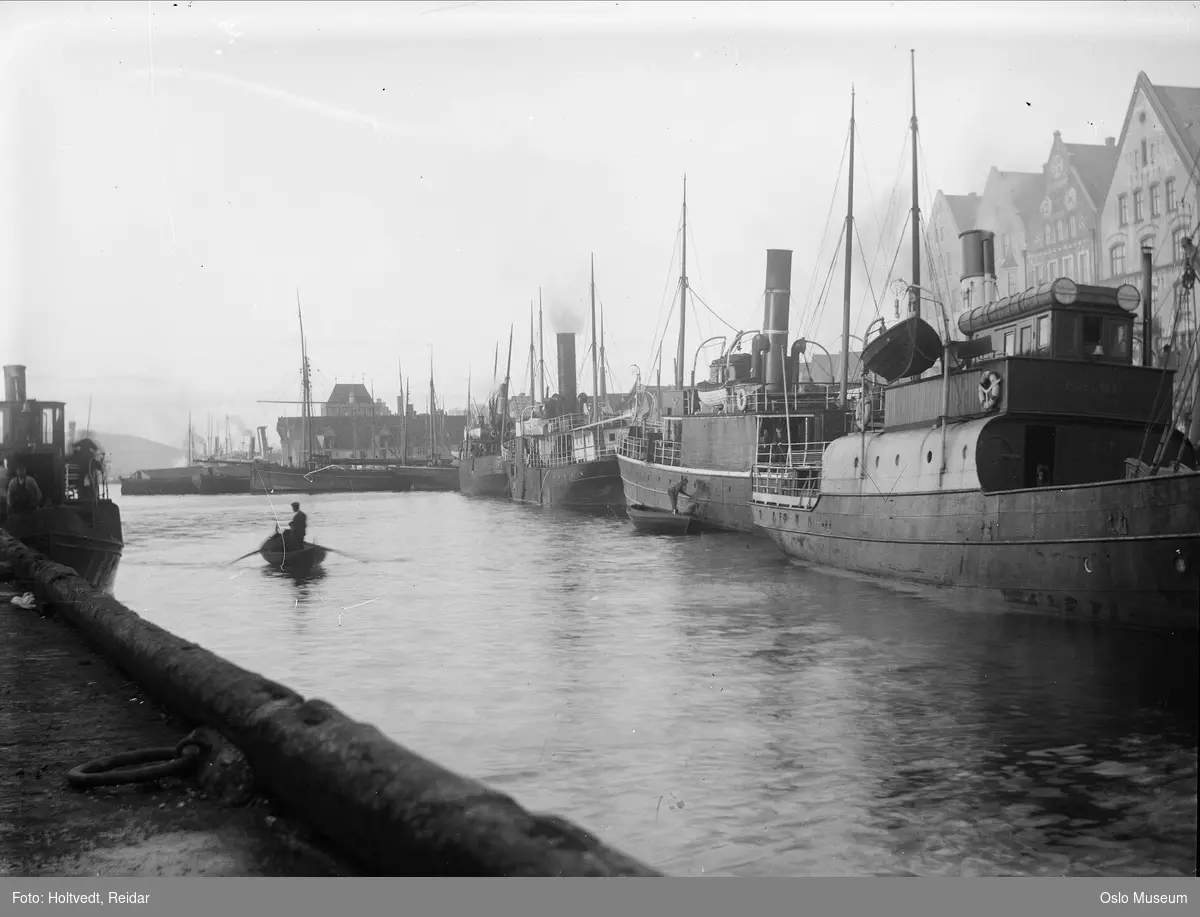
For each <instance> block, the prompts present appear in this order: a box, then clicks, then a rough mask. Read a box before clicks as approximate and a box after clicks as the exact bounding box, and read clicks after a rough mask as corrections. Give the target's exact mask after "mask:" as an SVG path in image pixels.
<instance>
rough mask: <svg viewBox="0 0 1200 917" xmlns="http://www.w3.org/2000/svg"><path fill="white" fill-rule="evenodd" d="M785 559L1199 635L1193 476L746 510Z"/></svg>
mask: <svg viewBox="0 0 1200 917" xmlns="http://www.w3.org/2000/svg"><path fill="white" fill-rule="evenodd" d="M753 508H754V518H755V522H756V523H757V524H758V525H759V526H761V527H762V528H763V529H764V530H765V531H766V532H767V534H768V535H769V536H770V537H771V539H772V540H773V541H774V542H775V543H776V545H778V547H779V548H780V549H781V550H782V551H783V553H784V554H785V555H787V556H788V557H789V558H791V559H793V560H796V561H800V562H803V563H810V564H814V565H819V566H823V567H832V568H836V569H841V570H846V571H849V572H854V573H862V574H868V575H874V576H882V577H887V578H892V579H898V580H903V581H909V582H913V583H920V584H925V585H930V586H939V587H956V588H958V589H963V590H966V591H967V592H968V593H973V594H975V595H976V596H977V597H979V598H985V599H987V602H988V605H989V606H996V607H1007V608H1020V609H1023V610H1027V611H1031V612H1038V613H1041V614H1047V615H1054V616H1061V617H1070V618H1083V619H1087V620H1096V621H1105V622H1111V623H1115V624H1122V625H1129V626H1135V627H1144V628H1151V629H1165V630H1174V631H1192V632H1194V631H1196V629H1197V620H1198V615H1200V474H1184V475H1167V476H1162V477H1153V478H1138V479H1130V480H1119V481H1111V482H1107V483H1103V484H1093V485H1082V486H1075V487H1064V488H1053V489H1041V490H1036V489H1035V490H1020V491H1010V492H1005V493H998V494H984V493H982V492H979V491H957V492H941V493H926V494H876V495H862V494H828V493H826V494H821V495H820V497H819V498H818V499H817V501H816V503H815V505H814V506H813V508H812V509H811V510H804V509H801V508H799V507H781V506H777V505H764V504H763V503H762V502H757V501H756V502H755V504H754V507H753Z"/></svg>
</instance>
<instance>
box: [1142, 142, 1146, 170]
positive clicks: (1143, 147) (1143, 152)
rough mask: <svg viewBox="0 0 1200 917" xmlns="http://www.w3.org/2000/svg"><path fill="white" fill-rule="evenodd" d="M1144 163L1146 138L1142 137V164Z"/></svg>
mask: <svg viewBox="0 0 1200 917" xmlns="http://www.w3.org/2000/svg"><path fill="white" fill-rule="evenodd" d="M1145 164H1146V140H1145V138H1142V165H1145Z"/></svg>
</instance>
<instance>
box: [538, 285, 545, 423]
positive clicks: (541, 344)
mask: <svg viewBox="0 0 1200 917" xmlns="http://www.w3.org/2000/svg"><path fill="white" fill-rule="evenodd" d="M545 330H546V329H545V325H543V324H542V288H541V287H538V379H539V380H540V381H541V398H539V399H538V400H539V402H542V403H545V401H546V337H545Z"/></svg>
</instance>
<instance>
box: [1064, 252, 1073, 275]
mask: <svg viewBox="0 0 1200 917" xmlns="http://www.w3.org/2000/svg"><path fill="white" fill-rule="evenodd" d="M1074 273H1075V259H1074V258H1072V257H1071V256H1070V255H1063V260H1062V275H1063V276H1064V277H1069V278H1070V279H1071V280H1074V279H1075V278H1074V277H1071V275H1072V274H1074Z"/></svg>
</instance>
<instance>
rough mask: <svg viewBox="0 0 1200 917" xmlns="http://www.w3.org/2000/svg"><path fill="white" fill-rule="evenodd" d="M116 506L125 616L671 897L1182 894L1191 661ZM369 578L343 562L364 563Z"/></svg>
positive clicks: (737, 560) (808, 577) (401, 503)
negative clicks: (1148, 885) (782, 883)
mask: <svg viewBox="0 0 1200 917" xmlns="http://www.w3.org/2000/svg"><path fill="white" fill-rule="evenodd" d="M300 499H301V502H302V504H303V508H304V510H305V511H306V512H307V514H308V520H309V537H310V539H312V540H314V541H316V542H318V543H320V544H323V545H326V546H328V547H331V548H334V549H337V550H338V551H341V552H344V553H343V554H331V555H330V556H329V557H328V558H327V559H326V561H325V564H324V568H323V569H322V571H320V575H319V576H318V577H316V578H314V579H311V580H309V581H306V582H298V581H296V580H295V579H292V578H289V577H287V576H284V575H282V574H280V573H278V571H271V570H269V569H265V568H264V565H263V563H262V561H261V559H260V558H259V557H258V556H257V555H256V556H254V557H252V558H249V559H247V560H243V561H241V562H239V563H237V564H233V565H231V564H230V563H229V562H230V561H231V560H232V559H233V558H236V557H237V556H238V555H241V554H245V553H246V552H247V551H250V550H252V549H253V548H254V547H256V546H257V545H258V544H259V543H260V542H261V541H262V539H263V538H265V537H266V536H267V535H268V534H270V532H271V530H272V527H273V525H274V524H275V518H276V517H275V515H274V514H275V513H278V516H279V521H280V525H281V527H282V526H283V525H285V524H286V522H287V520H288V519H289V518H290V509H288V503H290V501H291V497H289V496H279V495H275V496H272V497H268V496H266V495H262V494H258V495H250V496H214V497H194V496H192V497H139V498H130V499H126V500H122V501H121V510H122V514H123V517H124V526H125V537H126V548H125V556H124V559H123V561H122V563H121V569H120V572H119V574H118V576H117V584H116V596H117V598H118V599H120V600H121V601H123V602H124V603H125V604H126V605H128V606H129V607H131V608H133V609H134V610H136V611H137V612H138V613H140V614H142V615H143V616H145V617H146V618H148V619H149V620H152V621H154V622H155V623H157V624H159V625H161V626H163V627H166V628H167V629H168V630H171V631H172V632H174V633H176V634H178V635H179V636H181V637H184V638H187V639H190V640H194V641H196V642H197V643H200V644H202V645H203V646H205V647H206V648H208V649H210V650H212V651H214V652H216V653H218V654H220V655H222V656H224V657H226V658H227V659H229V660H231V661H233V662H235V663H237V664H239V665H242V666H244V667H246V668H249V669H252V670H254V671H257V672H260V673H261V674H263V675H265V676H267V677H269V678H273V679H275V680H278V681H281V682H283V683H284V684H286V685H288V686H289V687H291V688H293V689H295V690H296V691H298V692H300V693H301V694H303V695H305V696H317V697H321V698H323V699H325V700H328V701H330V702H331V703H333V704H335V705H337V706H338V707H340V708H341V709H342V710H343V711H345V712H346V713H347V714H348V715H350V716H352V717H354V718H356V719H360V720H365V721H367V722H370V723H372V724H374V725H375V726H377V727H378V728H380V729H381V730H383V731H384V732H385V733H387V734H388V735H389V736H390V737H392V738H393V739H395V740H396V741H397V742H399V743H400V744H402V745H405V746H406V747H408V748H411V749H412V750H414V751H416V752H417V753H419V754H421V755H424V756H426V757H428V758H431V759H432V760H434V761H436V762H438V763H440V764H442V765H444V766H446V767H449V768H451V769H452V770H456V771H458V772H460V773H462V774H464V775H466V776H470V777H474V778H476V779H479V780H482V781H484V782H485V783H488V784H489V785H491V786H493V787H494V788H496V789H497V790H500V791H501V792H504V793H507V794H509V795H511V796H513V797H514V798H515V799H516V800H517V801H518V802H519V803H521V804H522V805H523V806H525V807H526V808H528V809H530V810H532V811H537V812H553V813H556V814H559V815H562V816H564V817H566V818H569V819H571V820H573V821H575V822H577V823H578V824H580V825H581V826H583V827H585V828H587V829H588V830H590V831H592V832H594V833H596V834H597V835H598V836H600V837H601V838H602V839H603V840H605V841H606V842H608V843H610V844H613V845H614V846H616V847H617V848H619V849H622V850H625V851H626V852H628V853H630V854H631V855H633V856H636V857H639V858H641V859H643V860H645V861H647V862H649V863H651V864H653V865H654V866H656V867H658V868H660V869H662V870H663V871H665V872H667V873H670V874H673V875H754V876H761V875H788V876H799V875H806V876H807V875H819V876H835V875H919V876H929V875H1055V876H1057V875H1071V876H1081V875H1106V876H1125V875H1137V876H1158V875H1164V876H1181V875H1193V874H1194V869H1195V862H1196V829H1197V824H1196V821H1197V819H1196V786H1197V784H1196V764H1197V725H1196V713H1197V710H1196V685H1197V652H1196V642H1195V639H1194V638H1189V639H1188V640H1184V641H1180V640H1179V639H1178V638H1164V637H1161V636H1152V635H1141V634H1136V633H1126V632H1121V631H1116V630H1110V629H1107V628H1105V627H1101V626H1096V625H1091V624H1084V623H1079V622H1066V621H1059V620H1053V619H1045V618H1039V617H1034V616H1030V615H1024V614H1016V613H1014V614H1011V615H997V614H992V613H984V612H980V611H976V610H973V609H972V608H971V607H969V605H966V604H963V603H959V604H956V603H955V602H957V600H955V602H951V601H949V600H945V599H942V598H937V597H931V596H929V595H926V594H918V593H915V592H912V591H907V590H905V591H902V590H899V589H897V588H895V587H892V586H888V585H886V584H881V583H878V582H874V581H870V580H863V579H857V578H853V577H848V576H844V575H837V574H832V573H828V572H824V571H817V570H810V569H804V568H801V567H797V566H794V565H789V564H788V563H787V562H786V561H785V560H783V559H782V558H781V557H780V555H779V554H778V553H777V551H776V550H775V548H774V547H773V546H772V545H771V544H770V542H768V541H766V540H765V539H757V538H751V537H742V536H728V535H704V536H695V537H687V538H664V537H649V536H640V535H637V534H635V533H634V532H633V531H632V529H631V527H630V525H629V523H628V522H627V521H624V520H620V519H616V518H611V517H610V518H596V517H589V516H582V515H575V514H571V513H566V512H556V511H552V510H542V509H538V508H534V507H529V506H521V505H516V504H513V503H509V502H506V501H503V500H487V499H471V498H467V497H464V496H462V495H460V494H456V493H410V494H364V495H321V496H316V497H301V498H300ZM347 555H349V556H347Z"/></svg>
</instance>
